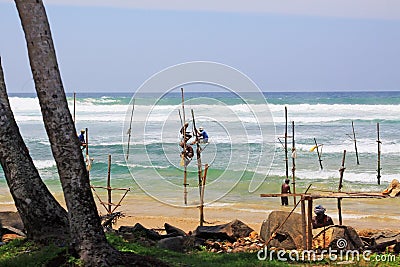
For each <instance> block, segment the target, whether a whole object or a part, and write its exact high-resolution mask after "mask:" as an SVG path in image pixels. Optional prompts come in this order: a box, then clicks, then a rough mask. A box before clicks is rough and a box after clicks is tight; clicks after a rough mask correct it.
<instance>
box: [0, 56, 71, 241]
mask: <svg viewBox="0 0 400 267" xmlns="http://www.w3.org/2000/svg"><path fill="white" fill-rule="evenodd" d="M0 162H1V166H2V167H3V170H4V174H5V177H6V180H7V184H8V187H9V188H10V192H11V195H12V197H13V199H14V203H15V206H16V207H17V210H18V212H19V214H20V216H21V219H22V221H23V223H24V226H25V230H26V234H27V237H28V238H29V239H32V240H35V241H40V242H48V241H62V240H65V239H67V238H68V235H69V225H68V217H67V212H66V211H65V210H64V209H63V208H62V207H61V205H60V204H59V203H58V202H57V201H56V200H55V198H54V197H53V195H52V194H51V193H50V192H49V190H48V189H47V187H46V185H45V184H44V183H43V181H42V180H41V179H40V176H39V172H38V171H37V169H36V167H35V165H34V164H33V161H32V158H31V156H30V155H29V151H28V149H27V147H26V145H25V143H24V141H23V139H22V136H21V133H20V132H19V128H18V126H17V123H16V122H15V119H14V115H13V113H12V110H11V107H10V103H9V100H8V96H7V91H6V85H5V82H4V74H3V68H2V66H1V59H0Z"/></svg>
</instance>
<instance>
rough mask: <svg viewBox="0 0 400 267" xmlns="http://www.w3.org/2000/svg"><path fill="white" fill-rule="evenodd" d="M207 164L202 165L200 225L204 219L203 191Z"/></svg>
mask: <svg viewBox="0 0 400 267" xmlns="http://www.w3.org/2000/svg"><path fill="white" fill-rule="evenodd" d="M207 171H208V164H206V165H205V166H204V174H203V178H202V181H201V194H200V226H203V224H204V222H205V220H204V191H205V187H206V179H207Z"/></svg>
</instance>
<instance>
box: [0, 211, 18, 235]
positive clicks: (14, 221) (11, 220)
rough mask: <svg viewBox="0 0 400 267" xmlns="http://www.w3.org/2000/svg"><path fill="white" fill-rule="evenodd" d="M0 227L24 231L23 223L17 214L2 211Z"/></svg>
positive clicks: (0, 213)
mask: <svg viewBox="0 0 400 267" xmlns="http://www.w3.org/2000/svg"><path fill="white" fill-rule="evenodd" d="M0 226H2V227H9V226H10V227H12V228H15V229H18V230H20V231H24V223H23V222H22V220H21V217H20V216H19V213H18V212H13V211H3V212H0Z"/></svg>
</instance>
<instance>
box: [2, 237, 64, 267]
mask: <svg viewBox="0 0 400 267" xmlns="http://www.w3.org/2000/svg"><path fill="white" fill-rule="evenodd" d="M64 250H65V249H64V248H58V247H56V246H45V247H40V246H38V245H36V244H34V243H33V242H31V241H26V240H21V239H16V240H13V241H11V242H10V243H8V244H6V245H3V246H1V247H0V266H2V267H20V266H25V267H31V266H32V267H36V266H42V265H44V264H46V263H47V262H49V261H50V260H51V259H54V258H55V257H57V255H59V254H60V253H61V252H63V251H64Z"/></svg>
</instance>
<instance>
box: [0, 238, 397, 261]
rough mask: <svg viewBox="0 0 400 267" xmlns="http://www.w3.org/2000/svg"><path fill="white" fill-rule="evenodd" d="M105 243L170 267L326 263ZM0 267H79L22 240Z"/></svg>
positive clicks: (62, 253) (2, 253)
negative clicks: (155, 259)
mask: <svg viewBox="0 0 400 267" xmlns="http://www.w3.org/2000/svg"><path fill="white" fill-rule="evenodd" d="M107 239H108V241H109V242H110V244H111V245H113V246H114V247H116V248H117V249H118V250H120V251H123V252H133V253H136V254H139V255H144V256H150V257H154V258H157V259H160V260H162V261H164V262H166V263H168V264H169V265H171V266H177V267H178V266H194V267H195V266H206V267H207V266H210V267H211V266H212V267H214V266H229V267H230V266H233V267H247V266H256V267H262V266H277V267H284V266H307V265H308V266H310V264H311V265H312V266H323V265H325V266H326V265H327V264H328V265H329V262H326V261H323V262H314V263H310V262H309V263H308V264H307V263H306V262H305V263H290V264H288V263H287V262H280V261H278V260H273V261H259V260H258V259H257V253H210V252H207V251H205V250H204V249H201V250H199V251H192V252H190V253H186V254H185V253H178V252H173V251H169V250H164V249H161V248H157V247H154V246H145V245H142V244H139V243H137V242H128V241H125V240H124V239H123V238H121V237H119V236H116V235H112V234H108V235H107ZM337 264H338V262H331V263H330V265H337ZM0 266H1V267H19V266H28V267H31V266H32V267H33V266H35V267H36V266H76V267H78V266H83V263H82V261H81V260H79V259H76V258H74V257H72V256H70V255H69V254H68V251H67V249H66V248H59V247H56V246H39V245H36V244H34V243H33V242H30V241H26V240H14V241H12V242H10V243H8V244H6V245H4V246H1V247H0ZM345 266H357V267H364V266H365V267H372V266H374V267H375V266H379V267H381V266H383V267H394V266H400V256H399V255H394V254H390V253H384V254H372V255H371V256H370V261H364V260H361V261H359V262H348V263H346V265H345Z"/></svg>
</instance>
